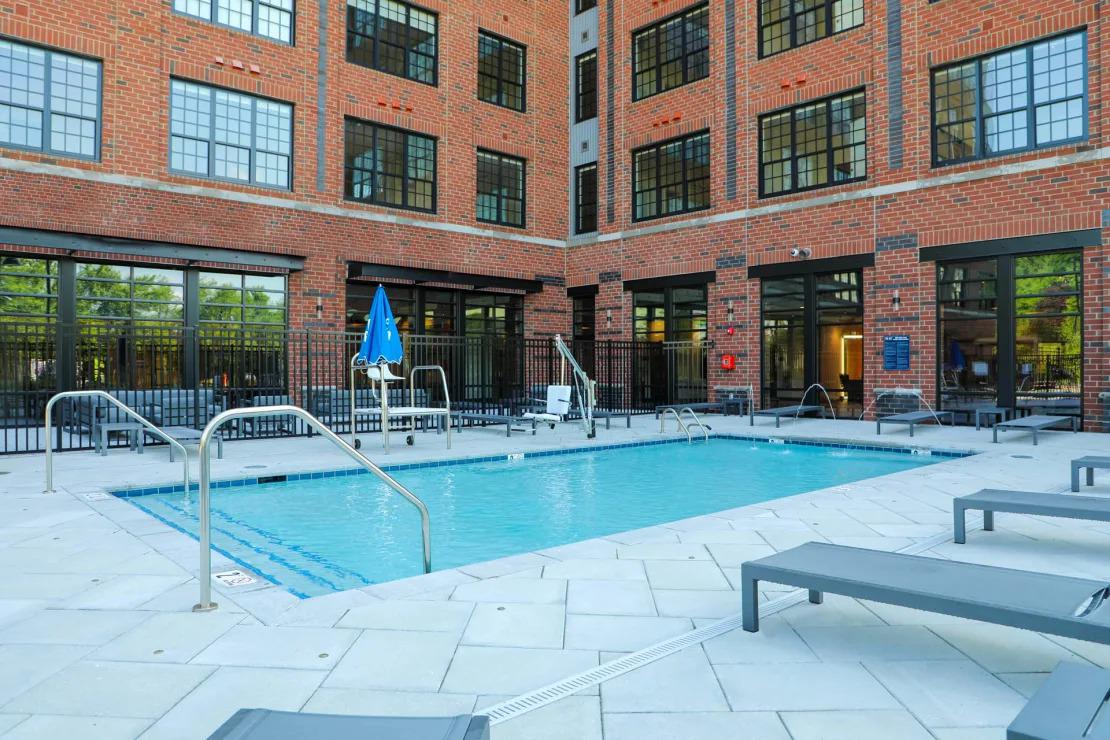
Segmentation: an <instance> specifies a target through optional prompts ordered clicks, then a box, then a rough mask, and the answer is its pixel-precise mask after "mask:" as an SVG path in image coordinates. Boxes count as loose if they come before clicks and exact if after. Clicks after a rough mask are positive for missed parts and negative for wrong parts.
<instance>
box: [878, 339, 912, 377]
mask: <svg viewBox="0 0 1110 740" xmlns="http://www.w3.org/2000/svg"><path fill="white" fill-rule="evenodd" d="M909 369H910V338H909V337H908V336H906V335H905V334H888V335H887V336H885V337H883V370H909Z"/></svg>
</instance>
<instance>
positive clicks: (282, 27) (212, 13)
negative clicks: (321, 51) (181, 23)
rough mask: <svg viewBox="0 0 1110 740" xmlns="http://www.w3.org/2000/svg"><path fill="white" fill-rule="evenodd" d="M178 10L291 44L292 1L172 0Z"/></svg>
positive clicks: (174, 7)
mask: <svg viewBox="0 0 1110 740" xmlns="http://www.w3.org/2000/svg"><path fill="white" fill-rule="evenodd" d="M173 9H174V10H176V11H177V12H178V13H184V14H185V15H192V16H196V17H197V18H203V19H204V20H206V21H211V22H213V23H217V24H219V25H221V26H227V27H229V28H234V29H236V30H239V31H246V32H247V33H253V34H254V35H255V36H265V37H266V38H268V39H273V40H275V41H281V42H283V43H286V44H291V43H293V0H215V1H213V0H173Z"/></svg>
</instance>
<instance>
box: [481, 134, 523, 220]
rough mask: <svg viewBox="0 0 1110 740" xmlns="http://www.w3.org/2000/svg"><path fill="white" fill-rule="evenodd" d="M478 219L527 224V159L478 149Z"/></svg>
mask: <svg viewBox="0 0 1110 740" xmlns="http://www.w3.org/2000/svg"><path fill="white" fill-rule="evenodd" d="M478 220H479V221H484V222H486V223H490V224H504V225H505V226H519V227H521V228H523V227H524V160H523V159H518V158H517V157H510V156H508V155H507V154H497V153H496V152H487V151H482V150H479V151H478Z"/></svg>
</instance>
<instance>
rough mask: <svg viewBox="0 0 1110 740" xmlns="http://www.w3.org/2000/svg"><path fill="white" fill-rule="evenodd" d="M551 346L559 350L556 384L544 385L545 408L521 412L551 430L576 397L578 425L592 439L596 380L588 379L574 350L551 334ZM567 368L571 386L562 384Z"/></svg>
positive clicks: (565, 413)
mask: <svg viewBox="0 0 1110 740" xmlns="http://www.w3.org/2000/svg"><path fill="white" fill-rule="evenodd" d="M555 349H556V351H557V352H558V353H559V358H560V362H559V384H558V385H549V386H547V400H546V403H547V405H546V408H545V409H544V410H543V411H541V412H526V413H524V414H522V417H523V418H525V419H534V420H536V421H538V422H542V423H544V424H547V425H548V426H549V427H551V428H552V429H554V428H555V425H556V424H560V423H562V422H564V421H566V420H567V416H568V415H569V414H570V409H571V398H572V397H577V401H578V412H579V413H578V415H579V417H580V419H581V421H582V427H583V429H585V431H586V438H587V439H593V438H594V437H595V436H596V434H597V430H596V429H595V427H594V406H595V405H596V392H597V383H596V382H595V381H593V380H590V376H588V375H586V371H585V370H583V369H582V366H581V365H579V364H578V360H576V359H574V353H572V352H571V351H570V347H568V346H567V345H566V343H565V342H564V341H563V338H562V337H561V336H559V335H558V334H556V335H555ZM568 367H569V368H570V370H571V373H570V374H571V379H572V380H573V382H574V385H573V386H571V385H565V382H566V377H567V368H568Z"/></svg>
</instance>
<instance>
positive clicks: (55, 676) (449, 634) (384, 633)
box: [0, 417, 1110, 740]
mask: <svg viewBox="0 0 1110 740" xmlns="http://www.w3.org/2000/svg"><path fill="white" fill-rule="evenodd" d="M711 423H712V424H713V426H714V429H715V431H717V432H724V433H730V432H732V433H739V434H749V433H752V432H753V431H754V432H755V433H758V434H761V435H773V436H777V437H790V436H800V437H805V438H820V439H831V440H838V441H844V440H849V439H852V440H859V441H862V442H867V443H874V441H875V439H876V438H875V436H874V425H873V424H870V423H864V422H850V421H839V422H832V421H828V422H826V421H818V420H805V421H800V422H798V423H796V424H795V423H785V424H784V425H783V427H782V429H779V430H775V429H773V425H769V424H768V422H766V421H764V422H762V423H757V426H756V427H755V429H754V430H753V429H752V428H750V427H749V426H748V424H747V420H746V419H738V418H737V417H729V418H726V419H721V418H716V419H714V420H713V422H711ZM989 435H990V432H989V431H982V432H979V433H976V432H975V431H974V430H972V429H965V428H957V429H952V428H945V429H936V428H932V427H925V428H920V429H919V430H918V431H917V436H915V438H914V439H913V440H912V442H913V445H914V446H918V447H930V446H932V447H937V448H945V449H975V450H981V451H983V454H980V455H977V456H975V457H970V458H964V459H958V460H950V461H946V462H943V463H940V464H938V465H935V466H929V467H924V468H918V469H915V470H910V471H905V472H901V473H897V474H894V475H891V476H886V477H883V478H876V479H871V480H867V481H861V482H858V483H853V484H849V485H843V486H836V487H834V488H830V489H824V490H820V491H815V492H812V493H807V494H802V495H799V496H793V497H788V498H783V499H779V500H776V501H771V502H767V503H764V504H759V505H756V506H749V507H744V508H739V509H733V510H729V511H725V512H706V515H705V516H699V517H695V518H691V519H687V520H682V521H679V522H672V523H668V524H665V525H660V526H656V527H650V528H647V529H642V530H637V531H634V532H625V533H620V534H615V535H613V536H610V537H606V538H601V539H595V540H589V541H586V542H581V543H573V544H569V545H566V546H562V547H556V548H551V549H548V550H544V551H541V552H538V553H527V554H522V555H519V556H514V557H512V558H506V559H503V560H499V561H493V562H489V563H480V564H476V565H473V566H468V567H464V568H460V569H455V570H448V571H440V572H436V573H433V574H431V575H428V576H420V577H415V578H410V579H405V580H402V581H394V582H392V583H385V584H380V585H376V586H371V587H368V588H364V589H361V590H357V591H347V592H342V593H336V594H331V595H328V596H322V597H317V598H313V599H308V600H304V601H302V600H299V599H297V598H296V597H293V596H291V595H290V594H288V593H287V592H285V591H284V590H282V589H281V588H279V587H275V586H272V585H270V584H267V583H264V582H259V583H258V584H255V585H254V586H248V587H240V588H230V589H225V588H222V587H217V588H216V592H217V600H218V601H219V602H220V608H219V609H218V610H217V611H215V612H212V613H208V614H194V613H192V612H191V611H190V608H191V607H192V605H193V604H194V603H195V602H196V600H197V583H196V579H195V573H196V567H197V565H196V563H197V544H196V542H195V541H194V540H192V539H191V538H189V537H187V536H185V535H183V534H181V533H180V532H177V531H176V530H173V529H171V528H169V527H168V526H166V525H164V524H163V523H161V522H159V521H157V520H155V519H153V518H151V517H149V516H148V515H146V514H145V513H143V512H142V511H140V510H138V509H137V508H135V507H133V506H131V505H130V504H128V503H126V502H125V501H121V500H118V499H115V498H104V497H103V495H102V494H103V491H104V490H106V489H108V488H110V489H118V488H122V487H129V486H136V485H151V484H155V483H158V484H167V483H172V482H174V480H175V478H176V477H178V476H180V470H181V469H180V466H179V465H177V464H171V463H169V461H168V456H167V453H166V451H165V449H164V448H157V447H153V446H150V447H148V448H147V452H146V454H145V455H143V456H138V455H134V454H131V453H128V452H125V451H123V450H118V451H112V452H111V453H110V454H109V456H108V457H107V458H101V457H99V456H95V455H94V454H93V453H91V452H89V453H64V454H61V455H58V456H57V457H56V464H57V471H56V484H57V486H58V492H57V493H55V494H43V493H42V492H41V491H42V475H43V467H42V466H43V456H42V455H41V454H40V455H31V456H20V457H7V458H0V472H2V473H3V474H2V475H0V564H2V566H3V576H2V577H0V585H2V587H3V588H2V592H0V655H2V656H3V659H2V660H0V734H2V735H3V737H5V738H8V737H10V738H77V737H79V738H105V739H116V738H119V739H126V738H136V737H142V738H144V740H150V739H153V738H190V739H191V738H203V737H207V735H208V733H210V732H211V731H212V730H213V729H214V728H215V727H216V726H217V725H219V724H220V723H221V722H222V721H223V720H224V719H226V717H227V716H228V715H230V714H231V712H232V711H234V710H235V709H237V708H239V707H242V706H264V707H272V708H278V709H291V710H303V711H314V712H346V713H366V714H384V713H388V714H450V713H458V712H469V711H472V710H474V709H476V708H477V709H481V708H483V707H486V706H489V705H491V704H494V703H497V702H499V701H502V700H504V699H506V698H510V697H512V696H516V695H518V694H521V693H524V692H527V691H529V690H532V689H535V688H538V687H540V686H542V685H544V684H547V683H550V682H553V681H556V680H559V679H561V678H564V677H567V676H569V675H572V674H575V673H577V672H580V671H582V670H585V669H587V668H590V667H593V666H596V665H598V664H599V663H601V662H605V661H608V660H612V659H614V658H616V657H619V656H620V655H622V654H625V653H627V652H630V651H635V650H638V649H640V648H643V647H646V646H648V645H650V644H653V643H655V642H659V641H661V640H664V639H667V638H669V637H673V636H676V635H680V634H683V633H686V632H688V631H690V630H691V629H693V628H695V627H697V626H702V625H705V624H708V623H711V622H713V621H715V620H717V619H720V618H723V617H726V616H731V615H733V614H735V613H736V612H738V611H739V603H740V602H739V595H738V593H737V592H736V591H735V590H734V589H735V588H736V585H737V577H738V574H739V565H740V563H741V562H743V561H744V560H747V559H751V558H755V557H760V556H762V555H765V554H769V553H771V552H774V551H776V550H779V549H783V548H787V547H791V546H793V545H795V544H799V543H801V542H805V541H809V540H825V541H830V542H837V543H843V544H850V545H858V546H863V547H874V548H883V549H901V548H904V547H908V546H912V545H914V544H920V543H930V542H932V541H933V538H937V541H939V540H940V539H941V538H938V537H937V536H938V535H943V534H945V533H948V532H949V531H950V527H951V512H950V507H949V500H950V498H951V497H952V496H954V495H960V494H964V493H968V492H971V491H974V490H977V489H979V488H983V487H988V486H989V487H999V488H1022V489H1026V490H1045V491H1064V490H1065V488H1066V487H1067V484H1068V466H1067V461H1068V460H1070V459H1071V458H1072V457H1076V456H1079V455H1083V454H1099V453H1101V454H1106V452H1107V450H1108V449H1110V437H1108V436H1107V435H1094V434H1080V435H1073V434H1070V433H1056V434H1053V433H1049V434H1046V435H1044V437H1043V439H1042V442H1041V444H1040V445H1039V446H1037V447H1033V446H1032V445H1031V443H1030V442H1029V441H1028V440H1026V439H1025V438H1023V437H1021V436H1018V435H1013V436H1012V437H1011V438H1007V439H1006V441H1005V443H1004V444H1000V445H993V444H991V443H990V436H989ZM657 437H658V426H657V422H655V421H654V420H652V419H650V418H638V419H635V420H634V423H633V428H632V429H631V430H626V429H623V428H620V429H618V428H616V426H615V427H614V429H612V430H611V431H605V430H601V431H600V432H599V436H598V439H597V440H596V442H597V443H600V444H608V443H614V442H621V441H632V440H638V439H654V438H657ZM368 440H369V442H370V444H369V445H368V447H366V448H364V450H365V451H367V452H368V453H369V454H370V455H371V457H372V458H374V459H376V460H377V461H379V462H387V463H394V462H407V461H412V460H423V459H439V458H442V457H444V456H445V455H446V454H447V453H446V451H445V450H444V449H443V445H442V441H443V440H442V438H436V437H435V436H434V435H423V436H421V437H420V438H419V440H418V443H417V446H416V447H415V448H404V449H396V448H395V449H394V451H393V452H392V453H391V454H390V455H388V456H385V455H382V454H381V453H380V449H379V448H377V447H376V446H375V442H374V441H373V440H372V439H370V438H368ZM881 441H883V442H884V443H900V444H909V443H910V441H911V440H910V439H909V437H908V435H907V434H906V433H905V432H904V431H901V430H896V431H892V432H891V433H889V434H884V435H883V436H882V438H881ZM558 446H576V447H577V446H584V440H583V439H582V435H581V433H580V432H579V431H578V428H577V427H570V426H567V427H564V428H560V429H559V430H557V431H556V432H548V430H541V431H540V433H539V434H537V435H536V436H535V437H532V436H531V435H527V436H523V435H522V436H516V437H513V438H512V439H506V438H505V437H504V436H503V435H502V434H500V433H498V432H496V431H473V432H471V431H467V432H465V433H464V434H462V435H458V436H456V437H455V449H454V450H452V451H451V456H459V457H465V456H472V455H490V454H499V453H502V452H504V453H508V452H516V451H521V450H528V449H541V448H544V447H558ZM226 449H227V454H226V456H225V459H224V460H214V461H213V471H214V475H215V477H217V478H219V477H241V476H243V475H258V474H266V475H272V474H280V473H282V472H293V471H304V470H308V469H334V468H339V467H349V464H348V463H347V462H346V461H345V460H346V458H343V457H341V456H340V455H339V454H338V453H337V452H334V451H333V450H332V449H330V448H329V447H328V446H327V443H326V442H323V441H321V440H319V439H318V438H317V439H311V440H307V439H291V440H274V441H265V442H238V443H232V444H228V445H227V448H226ZM680 449H681V448H676V453H680ZM1015 455H1016V456H1018V457H1014V456H1015ZM304 460H311V461H312V462H311V464H306V463H304V462H301V461H304ZM731 462H732V461H729V460H722V461H721V466H720V474H721V476H722V479H723V480H727V477H728V476H729V475H731V474H735V473H736V470H735V468H734V467H733V466H732V465H731ZM248 464H249V465H264V466H266V467H265V471H264V473H260V470H259V469H257V468H252V469H245V466H246V465H248ZM194 467H195V465H194ZM1096 483H1097V484H1098V485H1096V486H1095V488H1094V489H1086V491H1087V492H1090V493H1091V495H1099V494H1103V495H1106V494H1110V478H1108V477H1107V476H1101V477H1099V478H1097V479H1096ZM417 493H419V492H417ZM434 525H435V522H434V520H433V530H434ZM927 554H929V555H932V556H935V557H946V558H953V559H960V560H967V561H972V562H979V563H987V564H997V565H1005V566H1008V567H1016V568H1025V569H1030V570H1040V571H1046V572H1053V573H1062V574H1063V573H1066V574H1069V575H1074V576H1081V577H1090V578H1103V579H1105V578H1107V576H1108V574H1110V526H1107V525H1097V524H1091V523H1085V522H1075V521H1065V520H1050V519H1038V518H1033V517H1025V516H1016V515H1000V516H999V517H998V531H996V532H994V533H992V534H983V533H979V532H972V533H971V535H970V537H969V543H968V544H967V545H954V544H951V542H950V541H947V542H943V543H942V544H937V545H935V546H931V547H930V549H929V550H928V553H927ZM213 559H214V564H213V568H214V570H216V571H219V570H226V569H231V568H240V567H241V566H239V565H238V564H235V563H232V562H230V561H227V560H226V559H224V558H223V557H221V556H218V555H216V556H214V558H213ZM784 591H785V589H776V587H775V586H774V585H773V584H766V589H765V590H764V591H762V592H761V594H760V597H761V599H764V600H769V599H773V598H776V597H778V596H781V595H783V592H784ZM1060 660H1072V661H1077V662H1084V661H1086V662H1090V663H1095V664H1099V665H1104V666H1110V646H1105V645H1094V644H1088V643H1082V642H1078V641H1074V640H1067V639H1062V638H1054V637H1048V636H1042V635H1039V634H1035V633H1030V632H1022V631H1019V630H1012V629H1008V628H1002V627H995V626H991V625H982V624H977V623H972V622H968V621H965V620H959V619H954V618H948V617H938V616H936V615H932V614H925V613H922V612H916V611H912V610H907V609H900V608H895V607H888V606H883V605H878V604H872V603H862V602H858V601H855V600H852V599H846V598H839V597H835V596H831V597H829V598H828V599H827V601H826V603H825V604H824V605H822V606H814V605H810V604H804V603H803V604H799V605H797V606H792V607H790V608H788V609H785V610H784V611H782V612H780V613H779V614H776V615H774V616H770V617H767V618H766V619H765V620H764V626H763V629H762V630H761V632H760V633H758V634H754V635H753V634H747V633H744V632H742V631H733V632H729V633H727V634H725V635H722V636H720V637H716V638H713V639H711V640H709V641H706V642H704V643H702V644H699V645H695V646H693V647H691V648H688V649H686V650H684V651H682V652H679V653H676V654H673V655H671V656H669V657H666V658H663V659H661V660H659V661H657V662H655V663H652V664H649V665H647V666H645V667H643V668H640V669H638V670H635V671H633V672H631V673H627V674H625V675H622V676H619V677H617V678H613V679H611V680H609V681H607V682H604V683H602V684H600V685H599V686H593V687H591V688H588V689H586V690H584V691H582V692H580V693H579V694H576V695H573V696H569V697H567V698H565V699H563V700H561V701H558V702H556V703H554V704H551V705H548V706H546V707H543V708H541V709H538V710H536V711H533V712H531V713H528V714H524V715H521V716H519V717H516V718H514V719H512V720H509V721H507V722H504V723H502V724H499V725H497V726H495V727H494V731H493V736H494V738H496V740H508V739H510V738H513V739H516V738H519V739H521V740H524V739H527V740H543V739H544V738H560V739H565V738H576V739H578V738H581V739H582V740H596V739H599V738H603V737H604V738H606V740H632V739H635V740H654V739H656V738H682V739H683V740H716V739H717V738H721V739H722V740H723V739H724V738H737V737H743V738H795V739H796V740H809V739H810V738H831V739H834V740H835V739H837V738H845V739H851V740H863V739H865V738H884V739H886V738H894V737H897V738H909V739H911V740H913V739H915V738H937V739H940V740H979V739H980V738H982V739H983V740H986V739H987V738H992V739H1000V738H1002V737H1003V736H1004V732H1003V728H1004V727H1005V726H1006V725H1007V724H1008V723H1009V721H1010V720H1011V719H1012V718H1013V716H1014V715H1015V714H1016V712H1017V711H1018V710H1019V708H1020V707H1021V706H1022V704H1023V702H1024V699H1025V697H1027V696H1028V695H1030V693H1031V692H1032V691H1034V690H1035V689H1036V687H1037V685H1038V684H1039V682H1040V681H1041V680H1043V678H1044V677H1045V676H1046V675H1047V672H1048V671H1050V670H1051V669H1052V668H1053V667H1054V666H1055V665H1056V663H1057V662H1059V661H1060ZM5 733H6V734H5Z"/></svg>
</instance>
